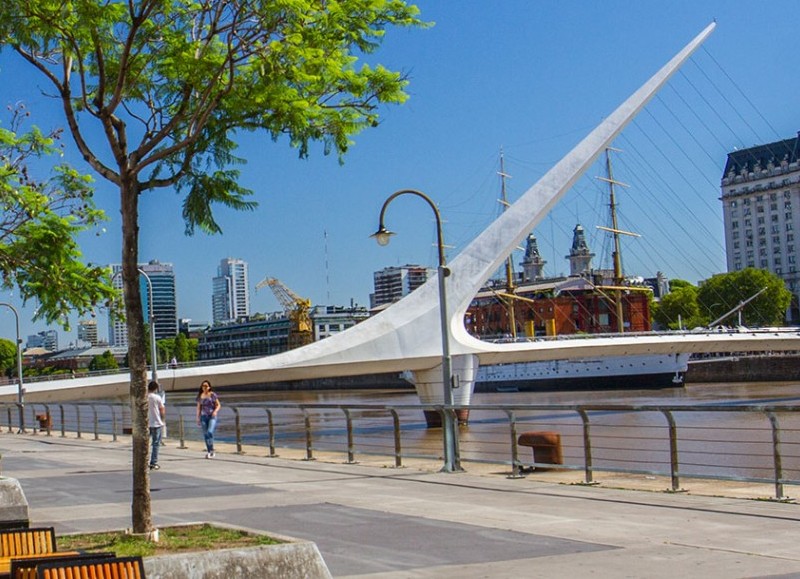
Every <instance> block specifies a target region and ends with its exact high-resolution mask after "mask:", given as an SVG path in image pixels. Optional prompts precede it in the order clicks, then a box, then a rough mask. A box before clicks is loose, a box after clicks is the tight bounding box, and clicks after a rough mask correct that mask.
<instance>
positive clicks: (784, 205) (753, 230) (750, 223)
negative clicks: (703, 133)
mask: <svg viewBox="0 0 800 579" xmlns="http://www.w3.org/2000/svg"><path fill="white" fill-rule="evenodd" d="M799 141H800V136H798V137H793V138H790V139H784V140H782V141H776V142H774V143H769V144H766V145H758V146H755V147H750V148H749V149H741V150H737V151H733V152H731V153H728V160H727V163H726V164H725V172H724V174H723V176H722V185H721V189H722V213H723V217H724V222H725V248H726V256H727V262H728V263H727V265H728V271H729V272H733V271H739V270H742V269H745V268H748V267H754V268H758V269H766V270H769V271H771V272H772V273H774V274H775V275H777V276H779V277H781V278H782V279H783V280H784V282H785V283H786V287H787V288H788V289H789V291H791V292H792V294H793V295H794V299H793V300H792V306H791V308H790V310H789V312H788V314H787V318H788V319H789V320H790V321H792V322H793V323H797V322H798V321H800V311H799V310H798V306H797V304H798V300H800V273H799V272H798V269H797V265H798V263H797V255H798V251H797V249H798V247H799V246H798V244H797V243H796V241H795V238H794V236H795V232H798V231H800V158H799V157H800V142H799Z"/></svg>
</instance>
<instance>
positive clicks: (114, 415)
mask: <svg viewBox="0 0 800 579" xmlns="http://www.w3.org/2000/svg"><path fill="white" fill-rule="evenodd" d="M109 406H110V407H111V440H112V441H113V442H117V413H116V412H115V410H114V408H115V406H114V405H113V404H110V405H109Z"/></svg>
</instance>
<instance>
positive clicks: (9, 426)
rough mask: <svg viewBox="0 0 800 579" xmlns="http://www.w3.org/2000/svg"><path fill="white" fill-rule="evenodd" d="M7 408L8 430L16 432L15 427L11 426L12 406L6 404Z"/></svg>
mask: <svg viewBox="0 0 800 579" xmlns="http://www.w3.org/2000/svg"><path fill="white" fill-rule="evenodd" d="M6 410H8V431H9V432H14V428H13V427H12V426H11V406H6Z"/></svg>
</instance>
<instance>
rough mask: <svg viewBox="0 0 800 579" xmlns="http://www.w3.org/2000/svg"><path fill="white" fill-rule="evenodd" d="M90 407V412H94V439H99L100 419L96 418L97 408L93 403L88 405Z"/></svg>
mask: <svg viewBox="0 0 800 579" xmlns="http://www.w3.org/2000/svg"><path fill="white" fill-rule="evenodd" d="M90 408H91V409H92V414H94V439H95V440H100V432H99V429H100V421H99V420H98V419H97V408H96V407H95V405H94V404H92V405H90Z"/></svg>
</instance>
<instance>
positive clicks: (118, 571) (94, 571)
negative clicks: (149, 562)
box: [36, 557, 145, 579]
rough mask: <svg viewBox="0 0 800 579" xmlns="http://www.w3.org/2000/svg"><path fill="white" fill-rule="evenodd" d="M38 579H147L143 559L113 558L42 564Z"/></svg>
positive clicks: (37, 573)
mask: <svg viewBox="0 0 800 579" xmlns="http://www.w3.org/2000/svg"><path fill="white" fill-rule="evenodd" d="M36 579H145V575H144V564H143V563H142V558H141V557H112V558H107V559H81V560H78V561H76V560H72V561H59V562H53V563H49V562H48V563H42V564H40V565H39V566H37V567H36Z"/></svg>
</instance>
